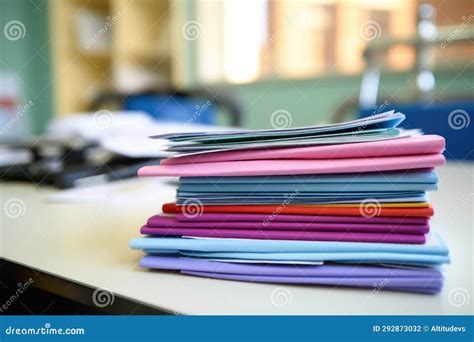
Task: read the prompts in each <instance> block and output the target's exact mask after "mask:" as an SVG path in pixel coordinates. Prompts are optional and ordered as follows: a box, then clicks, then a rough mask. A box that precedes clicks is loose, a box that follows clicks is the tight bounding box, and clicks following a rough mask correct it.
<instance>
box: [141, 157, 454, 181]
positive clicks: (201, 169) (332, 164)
mask: <svg viewBox="0 0 474 342" xmlns="http://www.w3.org/2000/svg"><path fill="white" fill-rule="evenodd" d="M444 163H445V158H444V156H443V155H442V154H428V155H412V156H395V157H374V158H350V159H332V160H329V159H315V160H246V161H229V162H215V163H196V164H176V165H153V166H145V167H142V168H141V169H140V170H138V175H139V176H142V177H153V176H180V177H194V176H196V177H199V176H202V177H204V176H266V175H267V176H272V175H296V174H326V173H349V172H376V171H391V170H408V169H422V168H432V167H435V166H441V165H444Z"/></svg>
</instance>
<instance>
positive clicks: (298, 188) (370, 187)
mask: <svg viewBox="0 0 474 342" xmlns="http://www.w3.org/2000/svg"><path fill="white" fill-rule="evenodd" d="M437 189H438V184H436V183H346V184H344V183H329V184H321V183H320V184H314V183H313V184H311V183H308V184H301V183H295V184H287V183H273V184H270V183H263V184H244V183H241V184H238V183H234V184H222V183H221V184H211V183H208V184H180V186H179V191H180V192H196V193H249V192H251V193H278V192H288V193H292V192H301V193H306V192H335V191H343V192H353V191H435V190H437Z"/></svg>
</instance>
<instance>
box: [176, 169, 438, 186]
mask: <svg viewBox="0 0 474 342" xmlns="http://www.w3.org/2000/svg"><path fill="white" fill-rule="evenodd" d="M179 183H180V184H242V183H243V184H275V183H277V184H281V183H287V184H295V183H301V184H316V183H323V184H327V183H384V184H387V183H392V184H394V183H430V184H435V183H438V175H437V174H436V172H435V171H434V170H421V171H396V172H371V173H345V174H322V175H309V176H308V175H291V176H268V177H260V176H248V177H247V176H246V177H235V176H233V177H181V178H180V179H179Z"/></svg>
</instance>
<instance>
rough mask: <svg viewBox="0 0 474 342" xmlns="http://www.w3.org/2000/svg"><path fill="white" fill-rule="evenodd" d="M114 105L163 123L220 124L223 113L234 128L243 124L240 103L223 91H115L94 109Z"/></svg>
mask: <svg viewBox="0 0 474 342" xmlns="http://www.w3.org/2000/svg"><path fill="white" fill-rule="evenodd" d="M111 103H113V104H114V106H115V107H117V106H118V107H119V108H121V109H123V110H129V111H137V110H138V111H144V112H146V113H148V114H149V115H150V116H152V117H153V118H155V119H157V120H160V121H174V122H183V123H192V124H217V114H218V113H221V112H223V113H227V114H228V115H229V116H230V120H229V121H230V124H231V125H232V126H237V127H238V126H240V125H241V124H242V122H241V119H242V109H241V106H240V103H239V102H238V101H237V100H236V98H234V97H233V96H230V95H229V94H226V93H223V92H215V93H213V92H211V91H208V90H204V89H197V90H191V91H181V90H179V91H178V90H175V89H168V88H167V89H158V90H147V91H142V92H139V93H128V94H125V93H117V92H111V93H104V94H101V95H99V96H98V97H97V98H96V99H95V100H94V101H93V102H92V105H91V110H92V111H96V110H98V109H101V108H103V107H104V106H105V105H106V104H111ZM219 109H222V110H219Z"/></svg>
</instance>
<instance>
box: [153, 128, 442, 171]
mask: <svg viewBox="0 0 474 342" xmlns="http://www.w3.org/2000/svg"><path fill="white" fill-rule="evenodd" d="M444 147H445V141H444V138H443V137H441V136H439V135H420V136H413V137H407V138H400V139H393V140H384V141H372V142H364V143H357V144H341V145H322V146H310V147H292V148H278V149H268V150H266V149H265V150H236V151H224V152H211V153H200V154H194V155H189V156H182V157H175V158H168V159H165V160H163V161H162V162H161V164H163V165H166V164H190V163H210V162H222V161H235V160H263V159H340V158H369V157H387V156H404V155H414V154H416V155H419V154H436V153H441V152H442V151H443V150H444Z"/></svg>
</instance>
